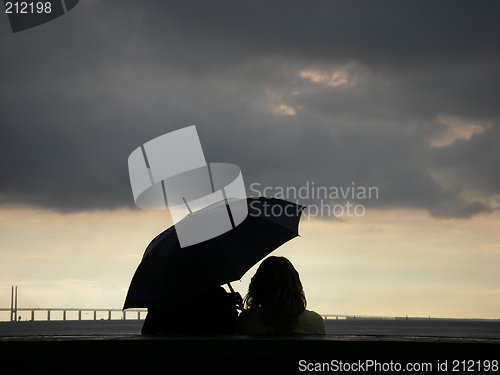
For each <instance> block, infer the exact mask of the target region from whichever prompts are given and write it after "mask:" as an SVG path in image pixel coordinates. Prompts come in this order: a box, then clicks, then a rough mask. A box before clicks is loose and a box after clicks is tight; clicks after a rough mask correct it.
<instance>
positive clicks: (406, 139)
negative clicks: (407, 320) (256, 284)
mask: <svg viewBox="0 0 500 375" xmlns="http://www.w3.org/2000/svg"><path fill="white" fill-rule="evenodd" d="M499 19H500V3H498V2H462V1H453V2H452V1H441V2H430V1H429V2H427V1H419V2H385V1H377V2H371V1H356V2H348V1H317V2H312V3H311V2H305V1H304V2H285V1H273V2H268V1H252V2H219V1H211V2H194V1H182V2H164V1H147V2H141V1H132V0H120V1H118V0H115V1H113V0H110V1H98V0H85V1H81V2H80V3H79V4H78V5H77V6H76V7H75V8H74V9H73V10H72V11H71V12H69V13H68V14H66V15H64V16H62V17H60V18H57V19H56V20H54V21H52V22H49V23H46V24H44V25H41V26H38V27H36V28H33V29H29V30H26V31H22V32H19V33H15V34H13V33H12V31H11V29H10V26H9V21H8V18H7V16H6V15H4V16H2V17H0V43H1V46H2V53H1V54H0V307H10V292H11V289H10V288H11V286H13V285H17V286H18V289H19V305H20V307H92V308H121V307H122V306H123V302H124V299H125V295H126V292H127V289H128V286H129V283H130V280H131V278H132V275H133V273H134V271H135V269H136V267H137V265H138V264H139V262H140V260H141V257H142V254H143V252H144V250H145V248H146V246H147V245H148V243H149V241H150V240H151V239H152V238H153V237H155V236H156V235H157V234H158V233H160V232H162V231H163V230H165V229H166V228H167V227H168V226H170V225H171V224H172V221H171V219H170V217H169V214H168V213H167V212H165V211H163V212H161V211H145V210H140V209H138V208H137V207H136V206H135V204H134V198H133V195H132V190H131V186H130V180H129V175H128V164H127V160H128V156H129V155H130V153H131V152H132V151H134V150H135V149H136V148H137V147H139V146H140V145H141V144H144V143H145V142H147V141H149V140H151V139H154V138H156V137H158V136H161V135H163V134H166V133H168V132H171V131H174V130H177V129H181V128H184V127H187V126H190V125H196V127H197V131H198V134H199V137H200V141H201V144H202V146H203V151H204V155H205V158H206V160H207V161H208V162H213V163H216V162H226V163H233V164H236V165H238V166H239V167H240V168H241V171H242V176H243V179H244V182H245V186H246V190H247V194H248V195H249V196H255V195H258V194H259V193H263V192H264V189H265V188H268V189H267V190H266V193H267V194H268V195H276V194H277V193H279V192H280V191H282V190H284V191H286V190H287V189H288V191H289V192H293V191H299V190H300V188H302V187H308V188H309V189H305V190H303V191H306V190H307V192H308V194H306V195H307V196H305V195H302V196H300V197H292V196H287V197H286V198H288V199H291V200H295V198H297V200H298V202H299V203H301V204H303V205H306V206H307V207H308V208H309V210H306V213H305V215H304V216H303V218H302V221H301V224H300V229H299V231H300V235H301V237H298V238H296V239H294V240H292V241H290V242H289V243H287V244H285V245H283V246H282V247H281V248H279V249H278V250H276V251H275V252H274V253H273V254H279V255H283V256H286V257H288V258H289V259H290V260H291V261H292V263H293V264H294V265H295V267H296V268H297V270H298V271H299V273H300V275H301V278H302V282H303V285H304V289H305V292H306V297H307V301H308V308H309V309H311V310H315V311H317V312H318V313H322V314H350V315H383V316H405V315H408V316H434V317H457V318H464V317H467V318H500V272H499V271H498V268H499V265H500V231H499V227H500V210H499V207H500V173H499V172H500V147H499V145H500V106H499V98H500V49H499V48H498V41H499V40H500V22H498V20H499ZM313 186H314V189H316V188H318V187H323V188H325V189H326V190H327V191H329V192H331V191H333V190H335V189H337V190H338V191H344V192H345V191H346V189H347V188H350V189H352V188H356V189H357V190H356V192H359V191H360V190H359V189H363V188H364V189H366V191H368V189H369V188H370V187H371V188H376V192H377V195H376V196H375V195H373V194H372V196H371V197H366V198H363V197H362V196H358V195H356V196H355V197H354V199H352V195H351V194H350V193H349V194H347V195H346V196H345V198H344V197H342V194H340V196H338V197H335V196H330V195H329V196H328V197H319V198H318V197H317V195H316V194H315V196H314V197H312V195H311V191H312V190H311V189H312V187H313ZM251 187H252V188H251ZM294 189H295V190H294ZM350 191H351V190H350ZM373 191H375V190H372V192H373ZM289 195H290V194H289ZM349 204H352V205H353V206H352V207H355V206H360V205H361V206H362V208H363V210H361V207H358V211H357V214H352V213H351V216H349V215H347V212H346V211H345V208H346V207H347V205H349ZM321 206H323V207H324V208H325V206H329V207H335V206H338V207H343V209H344V212H343V214H341V215H334V214H331V213H330V215H328V214H327V213H326V212H325V211H324V212H323V215H319V214H316V213H315V212H316V207H319V208H320V207H321ZM338 207H337V208H338ZM335 212H336V213H339V212H340V211H339V210H337V211H335ZM361 213H363V214H361ZM254 272H255V268H253V269H251V270H250V271H249V272H248V273H247V274H246V275H245V276H244V278H243V279H242V280H241V282H235V283H233V286H234V288H235V289H236V290H237V291H239V292H240V293H241V294H244V293H245V292H246V289H247V287H248V282H249V280H250V277H251V276H252V275H253V274H254ZM0 319H3V320H7V319H8V313H7V314H4V315H2V314H1V313H0Z"/></svg>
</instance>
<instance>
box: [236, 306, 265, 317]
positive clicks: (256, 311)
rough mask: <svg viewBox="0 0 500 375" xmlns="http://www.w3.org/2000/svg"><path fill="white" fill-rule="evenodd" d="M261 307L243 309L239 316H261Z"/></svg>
mask: <svg viewBox="0 0 500 375" xmlns="http://www.w3.org/2000/svg"><path fill="white" fill-rule="evenodd" d="M260 314H261V313H260V307H259V308H254V309H247V310H243V311H242V312H241V313H240V315H239V318H240V319H255V318H257V317H260V316H261V315H260Z"/></svg>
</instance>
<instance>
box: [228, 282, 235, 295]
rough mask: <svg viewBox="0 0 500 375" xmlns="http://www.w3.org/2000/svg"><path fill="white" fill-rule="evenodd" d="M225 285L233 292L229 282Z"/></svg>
mask: <svg viewBox="0 0 500 375" xmlns="http://www.w3.org/2000/svg"><path fill="white" fill-rule="evenodd" d="M226 285H227V286H228V287H229V290H230V291H231V293H234V289H233V287H232V286H231V284H230V283H227V284H226Z"/></svg>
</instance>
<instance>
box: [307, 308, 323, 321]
mask: <svg viewBox="0 0 500 375" xmlns="http://www.w3.org/2000/svg"><path fill="white" fill-rule="evenodd" d="M303 314H305V316H307V317H308V318H310V319H316V320H317V319H321V321H323V317H322V316H321V315H319V314H318V313H317V312H316V311H312V310H304V312H303Z"/></svg>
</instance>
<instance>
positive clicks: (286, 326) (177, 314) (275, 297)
mask: <svg viewBox="0 0 500 375" xmlns="http://www.w3.org/2000/svg"><path fill="white" fill-rule="evenodd" d="M237 310H242V312H241V313H240V314H239V316H238V311H237ZM142 333H143V334H156V333H163V334H201V335H203V334H235V333H239V334H243V335H253V334H324V333H325V325H324V323H323V318H322V317H321V316H320V315H318V314H316V313H315V312H314V311H309V310H306V297H305V295H304V290H303V288H302V283H301V282H300V277H299V273H298V272H297V271H296V270H295V268H294V267H293V265H292V263H290V261H289V260H288V259H286V258H284V257H274V256H272V257H268V258H267V259H265V260H264V261H263V262H262V263H261V265H260V266H259V268H258V270H257V272H256V273H255V275H254V276H253V277H252V280H251V282H250V286H249V288H248V293H247V295H246V296H245V299H244V301H242V299H241V296H240V295H239V294H238V293H227V292H226V291H225V290H224V288H222V287H217V288H214V289H211V290H209V291H207V292H205V293H203V294H201V295H199V296H197V297H196V298H195V299H192V300H189V301H186V302H184V303H183V304H180V305H178V306H176V307H175V308H173V309H170V310H168V311H159V310H151V309H150V310H148V315H147V317H146V320H145V321H144V325H143V327H142Z"/></svg>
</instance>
